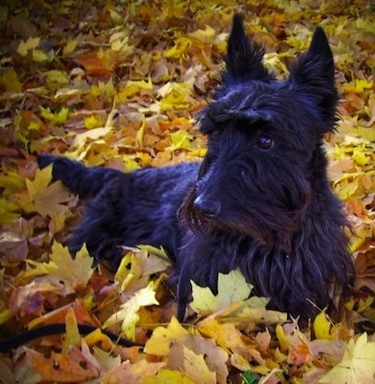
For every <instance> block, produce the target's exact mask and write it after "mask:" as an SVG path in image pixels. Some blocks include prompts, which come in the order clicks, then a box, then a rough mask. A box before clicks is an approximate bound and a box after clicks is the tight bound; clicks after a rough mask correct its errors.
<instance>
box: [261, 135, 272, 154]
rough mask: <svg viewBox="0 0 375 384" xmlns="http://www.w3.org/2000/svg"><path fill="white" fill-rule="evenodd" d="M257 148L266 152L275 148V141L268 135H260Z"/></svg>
mask: <svg viewBox="0 0 375 384" xmlns="http://www.w3.org/2000/svg"><path fill="white" fill-rule="evenodd" d="M257 146H258V147H259V148H261V149H264V150H268V149H271V148H272V147H273V140H272V139H271V138H270V137H269V136H267V135H260V136H259V137H258V141H257Z"/></svg>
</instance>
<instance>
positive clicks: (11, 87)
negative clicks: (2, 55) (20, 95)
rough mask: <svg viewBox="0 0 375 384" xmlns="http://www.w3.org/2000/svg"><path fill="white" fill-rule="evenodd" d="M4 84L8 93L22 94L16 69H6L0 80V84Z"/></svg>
mask: <svg viewBox="0 0 375 384" xmlns="http://www.w3.org/2000/svg"><path fill="white" fill-rule="evenodd" d="M1 83H3V84H4V87H5V90H6V91H8V92H21V91H22V84H21V83H20V81H19V80H18V75H17V72H16V71H15V70H14V68H6V69H5V71H4V72H3V74H2V76H1V80H0V84H1Z"/></svg>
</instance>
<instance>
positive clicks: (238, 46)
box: [223, 14, 273, 82]
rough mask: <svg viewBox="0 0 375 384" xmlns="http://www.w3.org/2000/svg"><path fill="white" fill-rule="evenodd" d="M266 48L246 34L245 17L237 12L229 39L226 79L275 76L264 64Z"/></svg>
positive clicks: (269, 77) (259, 78)
mask: <svg viewBox="0 0 375 384" xmlns="http://www.w3.org/2000/svg"><path fill="white" fill-rule="evenodd" d="M263 55H264V49H263V48H262V47H260V46H259V45H257V44H255V43H253V42H251V41H250V40H249V38H248V37H247V36H246V34H245V30H244V25H243V17H242V15H240V14H236V15H235V16H234V18H233V27H232V31H231V33H230V35H229V39H228V50H227V55H226V57H225V63H226V71H225V72H224V74H223V80H224V81H226V80H227V81H234V82H236V81H246V80H255V79H257V80H269V79H271V78H273V76H271V75H270V74H269V73H268V71H267V69H266V68H265V67H264V66H263V64H262V59H263Z"/></svg>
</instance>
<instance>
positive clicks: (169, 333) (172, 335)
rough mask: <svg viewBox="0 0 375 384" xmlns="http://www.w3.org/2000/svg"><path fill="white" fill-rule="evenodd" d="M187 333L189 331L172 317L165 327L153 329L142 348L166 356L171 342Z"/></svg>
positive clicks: (147, 351) (152, 353) (151, 353)
mask: <svg viewBox="0 0 375 384" xmlns="http://www.w3.org/2000/svg"><path fill="white" fill-rule="evenodd" d="M188 335H189V332H188V331H186V330H185V329H184V328H183V327H182V326H181V324H180V323H179V322H178V320H177V319H176V318H175V317H173V318H172V319H171V321H170V323H169V324H168V327H167V328H165V327H158V328H156V329H155V330H154V332H153V333H152V336H151V338H150V339H149V340H148V341H147V343H146V345H145V348H144V350H145V352H146V353H148V354H150V355H156V356H166V355H167V354H168V352H169V349H170V346H171V344H172V343H173V342H175V341H176V340H178V339H182V338H183V337H185V336H188Z"/></svg>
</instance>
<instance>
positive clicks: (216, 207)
mask: <svg viewBox="0 0 375 384" xmlns="http://www.w3.org/2000/svg"><path fill="white" fill-rule="evenodd" d="M194 207H195V208H196V209H198V210H199V211H201V212H202V213H203V214H205V215H207V216H215V215H217V214H218V213H219V212H220V203H219V202H218V201H212V200H206V199H204V198H202V197H201V196H198V197H196V199H195V200H194Z"/></svg>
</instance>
